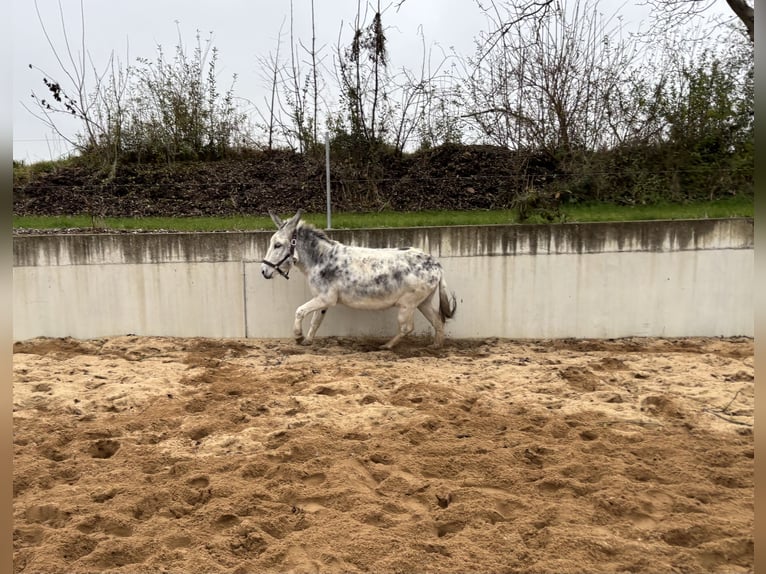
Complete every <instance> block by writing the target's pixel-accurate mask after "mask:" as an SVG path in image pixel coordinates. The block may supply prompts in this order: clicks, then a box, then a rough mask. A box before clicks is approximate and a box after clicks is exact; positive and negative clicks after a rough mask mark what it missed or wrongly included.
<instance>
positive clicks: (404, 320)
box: [380, 305, 415, 349]
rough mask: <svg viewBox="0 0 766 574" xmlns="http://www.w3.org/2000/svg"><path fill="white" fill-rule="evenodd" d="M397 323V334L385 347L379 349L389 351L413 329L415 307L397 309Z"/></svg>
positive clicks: (407, 306)
mask: <svg viewBox="0 0 766 574" xmlns="http://www.w3.org/2000/svg"><path fill="white" fill-rule="evenodd" d="M397 320H398V321H399V332H398V333H397V334H396V335H395V336H394V337H393V338H392V339H391V340H390V341H388V342H387V343H386V344H385V345H383V346H381V347H380V348H381V349H390V348H392V347H393V346H394V345H396V344H397V343H398V342H399V341H400V340H401V339H402V337H406V336H407V335H409V334H410V333H412V330H413V329H414V328H415V307H411V306H409V305H406V306H401V307H399V315H398V316H397Z"/></svg>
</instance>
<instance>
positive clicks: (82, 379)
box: [13, 337, 754, 574]
mask: <svg viewBox="0 0 766 574" xmlns="http://www.w3.org/2000/svg"><path fill="white" fill-rule="evenodd" d="M379 343H380V341H367V340H356V339H337V338H327V339H321V340H319V341H317V344H316V345H315V346H314V347H312V348H304V347H297V346H295V345H294V344H293V343H292V342H287V341H275V340H271V341H266V340H212V339H173V338H157V337H116V338H104V339H96V340H90V341H73V340H69V339H63V340H53V339H36V340H31V341H26V342H20V343H17V344H16V345H15V348H14V409H13V411H14V412H13V416H14V445H15V456H14V484H13V490H14V526H15V528H14V565H15V571H16V572H24V573H33V572H64V571H66V572H71V573H79V572H83V573H84V572H93V571H106V570H108V571H109V572H115V573H119V572H123V573H134V572H191V571H194V572H227V573H237V574H244V573H246V572H328V571H332V572H369V571H374V572H403V571H407V572H411V571H439V572H466V571H482V572H561V573H567V572H647V573H651V572H657V573H659V572H671V571H693V572H752V568H753V533H752V528H753V519H754V515H753V503H754V501H753V434H752V425H753V406H754V399H753V396H754V395H753V393H754V381H753V378H752V375H753V342H752V340H750V339H730V340H721V339H683V340H675V341H665V340H657V339H630V340H619V341H603V342H599V341H574V340H572V341H523V342H514V341H503V340H487V341H450V342H449V343H448V345H447V346H446V347H445V348H444V349H441V350H432V349H429V348H427V347H426V344H427V343H426V342H425V341H420V340H419V339H417V338H415V339H409V340H407V342H406V343H403V344H402V346H401V348H399V349H397V350H395V351H394V352H390V351H385V352H384V351H379V350H377V349H376V346H377V344H379Z"/></svg>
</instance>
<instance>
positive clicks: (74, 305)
mask: <svg viewBox="0 0 766 574" xmlns="http://www.w3.org/2000/svg"><path fill="white" fill-rule="evenodd" d="M330 235H331V236H332V237H333V238H335V239H338V240H339V241H342V242H344V243H348V244H355V245H368V246H372V247H397V246H405V245H414V246H417V247H421V248H423V249H425V250H426V251H430V252H431V253H433V254H434V255H436V256H437V257H439V259H440V261H441V263H442V265H443V266H444V268H445V271H446V275H447V280H448V282H449V285H450V288H451V290H453V291H454V292H455V293H456V295H457V298H458V312H457V316H456V317H455V319H454V320H452V321H450V322H449V323H448V328H447V334H448V336H451V337H460V338H463V337H511V338H559V337H586V338H587V337H594V338H609V337H625V336H719V335H720V336H733V335H747V336H752V334H753V330H754V327H753V319H752V308H753V307H752V304H753V281H754V277H753V259H754V257H753V222H752V220H749V219H734V220H703V221H664V222H632V223H596V224H564V225H521V226H517V225H514V226H504V225H496V226H479V227H443V228H436V227H433V228H417V229H394V230H390V229H370V230H346V231H332V232H330ZM270 236H271V233H270V232H242V233H201V234H116V235H63V236H52V235H48V236H17V237H14V240H13V247H14V269H13V274H14V275H13V277H14V338H15V339H17V340H21V339H27V338H31V337H36V336H53V337H60V336H72V337H78V338H88V337H98V336H104V335H117V334H125V333H135V334H147V335H148V334H153V335H175V336H188V337H192V336H207V337H243V336H248V337H290V336H292V323H293V316H294V312H295V309H296V307H298V306H299V305H300V304H302V303H304V302H305V301H307V300H308V299H310V298H311V294H310V293H309V290H308V287H307V285H306V281H305V278H304V277H303V275H302V274H301V273H300V272H299V271H298V270H297V269H295V270H293V271H292V273H291V274H290V277H291V278H290V280H284V279H283V278H281V277H275V278H274V279H272V280H270V281H269V280H266V279H264V278H263V277H261V274H260V260H261V259H262V258H263V256H264V254H265V251H266V248H267V246H268V240H269V237H270ZM308 322H309V320H308V318H307V319H306V321H305V323H304V332H305V331H306V330H307V329H308ZM395 331H396V311H395V310H389V311H378V312H374V311H356V310H351V309H346V308H343V307H338V308H334V309H331V310H330V311H328V314H327V316H326V318H325V321H324V323H323V324H322V328H321V329H320V331H319V336H322V335H349V336H374V337H389V336H392V335H393V334H394V333H395ZM430 331H431V329H430V326H429V325H428V324H427V322H426V321H425V320H424V319H423V318H422V317H420V316H419V314H418V316H417V319H416V332H418V333H430Z"/></svg>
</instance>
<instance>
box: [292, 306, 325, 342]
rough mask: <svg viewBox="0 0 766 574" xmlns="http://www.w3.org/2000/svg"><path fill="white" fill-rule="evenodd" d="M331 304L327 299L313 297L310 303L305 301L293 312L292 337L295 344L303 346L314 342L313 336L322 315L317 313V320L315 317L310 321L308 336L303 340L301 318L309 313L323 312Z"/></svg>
mask: <svg viewBox="0 0 766 574" xmlns="http://www.w3.org/2000/svg"><path fill="white" fill-rule="evenodd" d="M331 304H332V303H330V302H328V301H327V299H325V298H324V297H314V298H313V299H311V300H310V301H307V302H306V303H304V304H303V305H301V306H300V307H298V308H297V309H296V310H295V324H294V325H293V335H294V337H295V342H296V343H299V344H304V345H310V344H311V343H313V342H314V334H315V333H316V330H317V329H318V328H319V323H321V322H322V315H321V313H318V315H319V319H318V320H317V317H316V315H315V316H314V318H313V319H312V321H311V327H310V328H309V336H308V337H307V338H306V339H305V340H304V338H303V318H304V317H305V316H306V315H308V314H309V313H313V312H314V311H318V312H319V311H322V312H323V311H324V310H325V309H327V307H329V306H330V305H331Z"/></svg>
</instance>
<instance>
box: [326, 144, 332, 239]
mask: <svg viewBox="0 0 766 574" xmlns="http://www.w3.org/2000/svg"><path fill="white" fill-rule="evenodd" d="M324 160H325V165H326V170H327V229H332V205H331V202H330V132H329V131H327V132H325V133H324Z"/></svg>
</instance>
